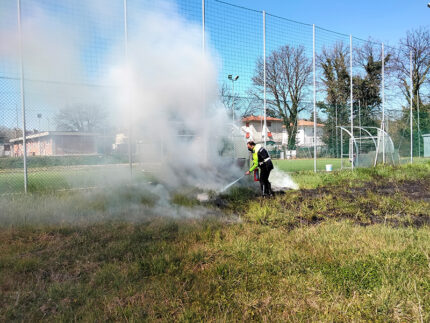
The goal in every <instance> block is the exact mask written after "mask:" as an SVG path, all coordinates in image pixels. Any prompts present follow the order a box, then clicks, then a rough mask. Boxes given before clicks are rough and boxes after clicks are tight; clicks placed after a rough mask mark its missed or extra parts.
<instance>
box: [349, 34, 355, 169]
mask: <svg viewBox="0 0 430 323" xmlns="http://www.w3.org/2000/svg"><path fill="white" fill-rule="evenodd" d="M349 52H350V54H349V71H350V74H351V75H350V83H351V84H350V88H351V93H350V96H351V140H353V136H354V98H353V92H352V35H349ZM350 149H352V152H350V154H351V158H352V161H351V169H352V170H353V169H354V146H353V145H351V147H350Z"/></svg>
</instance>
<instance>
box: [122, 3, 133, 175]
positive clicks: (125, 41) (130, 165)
mask: <svg viewBox="0 0 430 323" xmlns="http://www.w3.org/2000/svg"><path fill="white" fill-rule="evenodd" d="M123 4H124V55H125V66H126V73H129V61H128V27H127V0H123ZM130 104H131V102H129V105H130ZM131 113H132V109H130V112H129V123H128V126H129V129H128V164H129V167H130V177H131V176H132V175H133V157H132V151H131V150H132V146H131V130H132V126H131V124H132V120H133V119H132V116H131Z"/></svg>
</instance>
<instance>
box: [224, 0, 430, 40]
mask: <svg viewBox="0 0 430 323" xmlns="http://www.w3.org/2000/svg"><path fill="white" fill-rule="evenodd" d="M228 2H230V3H233V4H236V5H240V6H245V7H248V8H252V9H256V10H266V12H270V13H272V14H274V15H277V16H282V17H285V18H289V19H293V20H297V21H300V22H304V23H309V24H316V25H318V26H320V27H323V28H327V29H331V30H334V31H337V32H341V33H345V34H352V35H354V36H355V37H359V38H363V39H367V38H368V37H369V36H372V37H373V38H375V39H376V40H379V41H384V42H387V43H389V44H391V45H395V44H396V42H397V41H398V40H399V38H401V37H403V36H404V35H405V32H406V31H407V30H410V29H413V28H417V27H419V26H429V25H430V8H428V7H427V2H428V1H425V0H356V1H351V0H284V1H282V0H265V1H261V0H260V1H259V0H229V1H228Z"/></svg>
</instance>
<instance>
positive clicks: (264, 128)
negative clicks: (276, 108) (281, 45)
mask: <svg viewBox="0 0 430 323" xmlns="http://www.w3.org/2000/svg"><path fill="white" fill-rule="evenodd" d="M263 68H264V73H263V74H264V94H263V97H264V124H263V131H264V147H266V137H267V121H266V119H267V117H266V104H267V101H266V77H267V76H266V11H264V10H263Z"/></svg>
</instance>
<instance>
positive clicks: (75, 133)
mask: <svg viewBox="0 0 430 323" xmlns="http://www.w3.org/2000/svg"><path fill="white" fill-rule="evenodd" d="M97 135H98V134H97V133H93V132H79V131H44V132H38V133H34V134H32V135H27V136H25V139H35V138H41V137H48V136H82V137H83V136H87V137H93V136H97ZM23 140H24V138H23V137H19V138H13V139H10V140H9V142H17V141H23Z"/></svg>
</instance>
